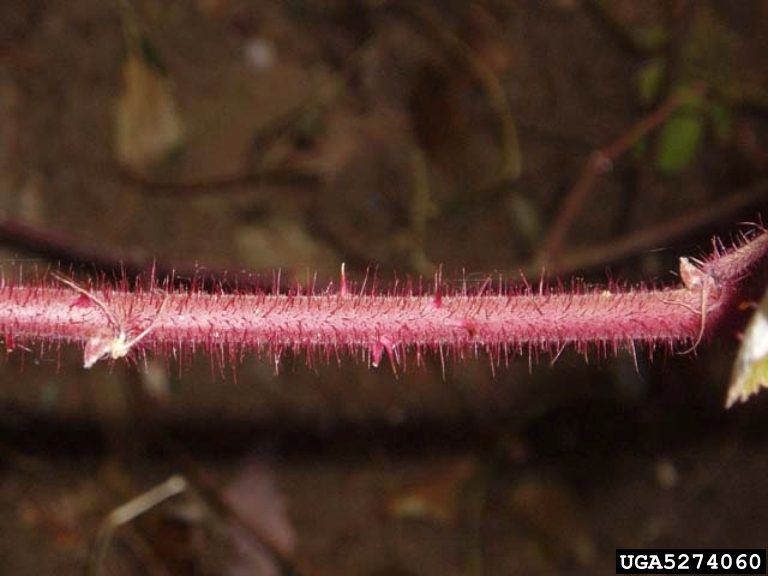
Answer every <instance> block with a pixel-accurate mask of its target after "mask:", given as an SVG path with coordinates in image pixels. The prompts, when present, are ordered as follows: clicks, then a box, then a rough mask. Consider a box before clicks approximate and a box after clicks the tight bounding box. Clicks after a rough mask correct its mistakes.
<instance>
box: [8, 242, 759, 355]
mask: <svg viewBox="0 0 768 576" xmlns="http://www.w3.org/2000/svg"><path fill="white" fill-rule="evenodd" d="M766 254H768V233H765V232H760V233H759V234H753V237H752V238H750V239H745V240H744V242H743V243H742V244H741V245H740V246H737V247H734V248H732V249H730V250H728V251H723V250H721V249H719V248H717V246H716V250H715V253H714V254H713V255H712V257H711V258H709V259H708V260H706V261H703V262H701V264H700V265H698V266H694V265H693V264H692V263H691V262H694V261H695V262H698V261H697V260H688V259H681V274H680V276H681V278H682V279H683V281H684V284H683V285H682V286H680V287H676V288H660V289H650V288H645V287H640V288H633V289H622V288H619V287H617V286H608V287H606V288H602V289H594V288H586V287H584V286H579V285H578V284H577V285H575V286H574V288H573V290H572V291H571V292H566V291H564V290H562V289H559V290H553V289H549V288H547V287H545V286H543V285H542V286H539V287H537V288H535V287H530V286H528V287H524V288H510V287H507V286H501V287H500V288H498V289H497V291H496V292H495V293H491V292H490V291H486V289H485V285H484V286H483V288H481V289H480V290H479V291H478V292H477V293H474V294H472V293H467V291H466V289H464V288H460V289H451V288H450V287H446V286H442V285H440V281H438V280H437V279H436V282H435V284H436V286H435V289H434V291H433V292H430V293H425V291H424V290H422V289H421V288H420V287H418V288H413V287H408V288H406V289H400V290H399V291H397V292H395V293H387V294H384V293H378V292H376V293H371V292H365V291H364V290H363V291H361V292H358V293H354V292H350V291H349V290H348V291H347V292H346V294H342V293H337V294H332V293H328V292H323V293H318V292H317V291H316V290H315V289H314V287H312V288H310V289H309V290H307V291H304V292H301V291H300V290H298V289H297V290H296V291H295V292H294V293H292V294H273V295H267V294H261V293H249V294H242V293H241V294H213V295H211V294H207V293H202V292H199V291H195V290H194V289H193V290H191V291H190V290H179V289H176V290H174V291H169V290H168V288H167V287H166V289H165V291H158V290H153V291H149V292H143V291H137V292H128V291H126V289H125V288H123V287H121V288H120V289H115V288H113V287H111V286H106V285H105V286H101V287H100V288H98V289H94V292H93V295H94V297H95V298H84V297H83V289H80V290H75V289H73V288H71V287H69V286H61V285H60V283H56V284H59V285H56V284H52V283H50V282H44V283H43V284H41V285H37V286H15V285H13V284H11V283H9V282H8V281H4V282H3V283H2V285H0V334H5V335H6V346H7V347H8V348H9V349H12V348H13V347H14V346H16V345H17V344H22V343H24V344H27V343H29V344H32V343H34V342H42V343H44V344H45V345H50V344H55V343H60V342H78V343H80V344H84V345H85V348H86V351H87V350H89V349H92V348H93V347H94V346H95V345H96V344H98V345H103V344H104V342H105V341H106V342H107V343H109V342H110V340H111V341H112V342H115V343H122V344H123V345H124V344H125V342H131V347H132V348H134V349H135V350H131V349H126V350H125V354H127V353H129V352H135V351H136V350H138V351H141V352H143V351H144V350H146V349H149V350H152V351H154V352H155V353H157V354H163V355H166V356H172V357H178V356H180V357H181V358H184V357H186V356H188V355H190V354H192V353H193V352H194V351H196V350H203V351H206V352H207V353H209V354H211V355H212V356H213V357H215V358H218V359H220V361H222V362H223V363H226V364H234V363H236V362H237V361H239V360H240V359H241V358H242V356H243V354H244V353H245V352H254V353H266V354H268V355H269V357H270V358H271V359H272V360H273V361H274V362H275V365H278V364H279V361H280V358H281V356H282V354H283V353H284V352H285V351H286V350H289V349H293V350H297V351H299V352H303V353H304V354H305V356H306V358H307V362H308V363H312V362H313V361H316V360H325V361H328V360H330V359H335V358H337V357H339V356H340V355H341V354H343V353H350V354H353V355H358V356H359V357H362V358H363V359H364V360H365V361H367V362H368V363H369V364H371V365H372V366H378V365H379V364H380V362H381V361H382V359H383V357H384V356H385V355H386V356H387V357H388V361H389V363H391V364H392V366H393V368H398V367H399V368H405V362H406V357H407V352H409V351H410V352H414V353H415V355H416V361H417V363H418V362H420V361H422V359H423V358H424V356H425V355H427V354H428V353H430V352H431V353H434V354H435V355H436V356H440V357H441V358H443V357H445V356H446V355H448V356H454V357H455V358H458V359H462V358H465V357H470V356H475V355H477V354H478V353H481V352H485V353H487V354H488V355H489V357H490V359H491V362H492V364H493V365H494V366H495V365H499V364H502V363H507V362H509V361H510V359H511V357H513V356H514V355H516V354H520V353H524V352H528V353H529V354H531V355H532V356H537V355H538V354H539V353H541V352H549V353H556V352H557V351H558V350H560V349H561V348H562V347H563V346H566V345H573V346H575V347H576V348H577V349H578V350H580V351H583V352H585V353H586V352H587V350H588V349H589V348H590V346H594V347H596V348H597V350H598V352H600V353H605V352H611V351H613V350H615V349H617V348H619V347H621V346H625V345H633V344H634V343H641V344H647V345H649V346H651V347H653V346H656V345H661V346H665V347H669V348H671V347H676V346H678V347H682V346H691V345H693V344H695V343H696V342H698V340H699V339H700V338H701V337H702V336H703V335H704V334H708V333H710V332H711V330H712V329H713V327H714V326H716V324H717V322H718V321H719V320H720V319H722V318H723V317H724V316H725V315H726V314H727V313H728V312H729V306H730V305H731V301H732V296H733V295H734V293H735V291H736V288H737V284H738V282H739V281H740V280H741V279H742V277H743V276H745V275H747V273H748V272H749V270H750V269H751V267H753V266H754V265H755V264H756V263H757V262H758V261H759V260H760V259H762V258H765V256H766ZM683 267H684V269H682V268H683ZM96 299H98V300H100V301H101V302H102V303H104V305H106V306H108V307H109V308H110V313H111V315H112V316H114V317H115V318H120V319H121V323H120V324H121V325H120V327H119V328H116V327H115V326H114V325H113V324H114V323H113V322H111V321H110V318H109V315H108V314H105V312H104V310H103V309H102V308H100V307H99V306H98V305H95V304H94V303H93V302H95V301H96ZM149 326H151V327H152V328H151V331H147V330H148V327H149ZM142 333H143V334H144V338H143V339H142V340H139V339H138V338H137V335H139V334H142ZM18 348H19V349H20V350H23V349H24V347H22V346H18ZM125 354H121V356H123V355H125ZM86 360H87V358H86Z"/></svg>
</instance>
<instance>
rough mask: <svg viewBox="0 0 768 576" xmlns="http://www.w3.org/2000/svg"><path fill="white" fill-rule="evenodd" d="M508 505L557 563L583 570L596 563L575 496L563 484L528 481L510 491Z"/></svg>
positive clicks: (594, 552)
mask: <svg viewBox="0 0 768 576" xmlns="http://www.w3.org/2000/svg"><path fill="white" fill-rule="evenodd" d="M507 504H508V506H509V507H510V510H511V511H512V513H513V514H515V516H517V517H518V518H520V519H521V520H523V521H525V523H526V524H528V526H529V527H530V528H531V530H532V532H533V534H534V536H535V537H536V539H537V540H538V541H539V542H540V543H541V545H542V547H543V548H545V549H546V550H548V551H549V552H550V553H551V554H552V556H554V557H555V558H556V559H563V560H569V561H575V562H576V563H577V564H579V565H581V566H588V565H590V564H592V563H593V562H594V559H595V556H596V554H597V552H596V546H595V542H594V539H593V537H592V535H591V533H590V531H589V527H588V526H587V524H586V521H585V519H584V516H583V515H582V514H581V511H580V510H579V507H578V505H577V502H576V499H575V497H574V495H573V494H572V493H571V491H570V490H568V488H567V487H565V486H564V485H562V484H561V483H560V482H557V481H554V480H550V479H541V478H528V479H525V480H522V481H521V482H520V483H518V484H517V485H516V486H514V488H513V489H512V490H511V492H510V493H509V495H508V497H507Z"/></svg>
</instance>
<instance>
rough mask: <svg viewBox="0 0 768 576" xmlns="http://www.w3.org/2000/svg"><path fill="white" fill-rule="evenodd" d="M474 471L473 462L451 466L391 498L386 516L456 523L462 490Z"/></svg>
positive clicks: (453, 463)
mask: <svg viewBox="0 0 768 576" xmlns="http://www.w3.org/2000/svg"><path fill="white" fill-rule="evenodd" d="M475 470H476V463H475V461H474V460H469V459H463V460H459V461H456V462H451V463H450V464H449V465H448V467H447V468H442V469H440V470H439V471H437V472H436V473H435V474H434V475H432V477H430V478H429V479H428V480H426V481H424V482H422V483H420V484H418V485H416V486H412V487H410V488H408V489H407V490H404V491H402V492H400V493H399V494H396V495H395V496H394V497H393V498H391V499H390V501H389V503H388V506H387V510H388V513H389V515H390V516H393V517H394V518H415V519H418V520H434V521H438V522H444V523H454V522H456V521H457V520H458V517H459V513H460V510H461V496H462V492H463V489H464V486H465V484H466V482H467V480H468V479H469V478H470V477H471V476H472V475H473V474H474V473H475Z"/></svg>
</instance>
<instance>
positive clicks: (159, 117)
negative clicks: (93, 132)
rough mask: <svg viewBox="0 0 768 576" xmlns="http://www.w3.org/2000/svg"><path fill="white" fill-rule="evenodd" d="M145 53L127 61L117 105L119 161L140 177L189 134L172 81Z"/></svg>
mask: <svg viewBox="0 0 768 576" xmlns="http://www.w3.org/2000/svg"><path fill="white" fill-rule="evenodd" d="M144 54H146V50H144V51H142V54H141V55H139V54H130V55H129V56H128V58H127V59H126V62H125V64H124V66H123V81H124V86H123V93H122V94H121V95H120V97H119V98H118V99H117V102H116V103H115V134H114V138H115V154H116V156H117V160H118V162H120V163H121V164H122V165H124V166H125V167H127V168H128V169H130V170H132V171H135V172H138V173H140V174H143V173H146V172H147V170H149V169H150V168H152V167H153V166H155V165H157V164H159V163H160V162H162V161H164V160H167V159H168V158H169V157H170V156H171V155H172V154H173V153H174V152H176V151H178V149H179V148H180V147H181V145H182V144H183V142H184V133H185V130H184V124H183V122H182V119H181V115H180V113H179V110H178V106H177V104H176V100H175V98H174V95H173V89H172V85H171V82H170V80H168V78H167V77H165V75H164V74H163V73H162V70H161V68H160V67H158V66H157V65H154V64H153V63H152V62H151V61H150V60H148V59H147V58H146V57H145V56H144Z"/></svg>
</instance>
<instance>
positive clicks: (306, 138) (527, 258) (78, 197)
mask: <svg viewBox="0 0 768 576" xmlns="http://www.w3.org/2000/svg"><path fill="white" fill-rule="evenodd" d="M766 23H768V2H766V1H764V0H742V1H740V2H726V1H724V0H723V1H718V0H700V1H693V0H688V1H686V0H663V1H662V0H659V1H654V0H647V1H645V2H642V3H640V2H635V1H632V0H611V1H606V0H581V1H579V0H545V1H534V0H507V1H502V0H486V1H477V2H460V1H448V2H419V3H413V2H397V1H387V0H359V1H346V0H316V1H314V0H291V1H290V2H278V1H272V0H263V1H256V0H254V1H251V2H245V1H235V0H231V1H230V0H163V1H158V0H154V1H152V0H133V1H130V0H113V1H109V2H105V1H102V0H68V1H62V0H30V1H24V2H22V1H14V0H6V1H4V2H2V5H1V6H0V214H1V215H2V216H1V218H0V259H1V260H0V263H1V264H2V268H3V274H4V275H5V276H6V277H13V276H14V275H16V274H18V273H19V267H20V266H21V267H22V268H23V270H25V271H27V272H32V273H34V272H35V271H36V270H40V271H43V270H45V269H47V268H48V267H49V266H61V267H62V268H64V269H66V270H72V272H73V274H74V275H75V276H78V277H81V278H85V277H89V276H90V277H99V276H100V275H101V276H103V277H106V278H122V277H128V278H131V279H132V278H134V277H137V276H138V277H140V278H144V279H145V280H144V281H146V277H147V274H148V272H149V270H150V269H151V268H152V266H153V265H154V266H156V267H157V269H158V272H159V274H166V273H170V272H171V271H175V274H176V276H177V278H179V279H180V280H181V281H184V280H185V279H188V278H192V277H194V276H195V275H196V274H197V275H200V276H206V277H207V276H213V277H216V278H234V277H237V278H238V282H239V283H240V285H243V286H249V287H262V288H264V289H269V287H271V286H272V284H273V277H274V276H273V271H274V270H276V269H280V270H281V279H282V282H283V286H284V287H286V288H288V287H290V286H292V285H294V286H295V285H296V283H302V284H305V283H306V281H307V279H308V278H309V279H311V278H313V277H315V274H316V278H317V285H318V286H323V287H324V286H329V285H331V283H334V285H336V286H337V285H338V275H339V267H340V263H341V262H345V263H346V270H347V274H348V275H349V276H350V277H351V278H352V279H353V280H355V281H356V282H358V283H359V282H361V281H362V280H363V278H364V277H365V275H366V272H367V271H376V274H377V275H378V277H379V279H380V280H379V283H380V285H381V286H383V287H386V286H388V285H391V284H392V283H393V282H394V280H395V278H406V277H412V278H425V279H427V282H428V283H429V284H431V281H432V277H433V275H434V274H435V272H436V270H437V269H438V266H442V271H443V272H442V273H443V278H444V279H445V280H446V281H448V282H453V283H455V285H456V286H457V289H458V288H459V287H460V286H461V284H462V283H463V282H467V283H469V284H470V285H471V286H474V285H476V286H480V285H482V284H483V282H485V280H486V278H487V277H488V275H489V274H493V275H494V277H496V275H501V276H502V277H503V278H505V279H508V280H510V281H512V282H517V281H518V280H519V279H520V273H521V272H522V273H523V274H524V275H525V277H526V278H528V279H530V280H531V281H532V282H538V281H539V278H540V277H541V276H542V275H543V276H544V277H545V278H547V279H549V280H550V281H552V282H556V281H557V279H562V281H563V282H564V284H565V285H569V283H570V278H572V277H573V276H577V277H579V278H583V279H584V281H585V282H587V283H588V284H601V283H605V282H607V281H608V280H609V279H612V281H618V282H623V283H627V284H628V285H634V284H636V283H638V282H641V281H642V282H645V283H647V284H674V283H676V282H677V280H678V279H677V276H676V275H675V271H676V270H677V260H678V258H679V257H680V256H681V255H687V256H693V257H701V256H703V255H705V254H707V253H709V252H710V251H711V249H712V239H713V238H714V237H719V238H721V239H722V240H723V241H724V242H726V243H728V242H730V241H731V240H733V239H735V238H736V237H737V234H738V232H740V231H743V230H745V229H746V228H745V227H744V226H743V223H744V222H758V221H759V219H760V217H761V208H764V206H765V202H766V197H768V181H767V180H766V174H767V173H768V141H767V139H766V136H765V134H766V127H768V77H767V76H768V66H766V56H765V55H766V54H768V35H766V34H765V26H766ZM542 270H543V272H542ZM142 274H144V276H141V275H142ZM225 275H226V276H225ZM140 281H142V280H140ZM752 282H753V283H754V284H755V286H756V290H758V292H757V293H758V294H759V289H760V287H761V286H765V277H764V274H762V273H761V272H758V273H756V274H755V277H754V278H753V279H752ZM731 320H732V322H730V323H729V325H728V326H723V327H721V328H720V330H718V332H717V333H716V334H715V335H714V336H713V338H711V339H709V340H708V341H707V342H706V343H705V344H703V345H702V346H701V347H700V348H699V349H698V350H697V351H696V352H695V353H694V354H686V355H677V354H674V353H671V352H669V351H663V350H662V351H644V352H643V353H642V354H641V355H639V358H638V364H639V365H638V368H637V369H636V367H635V363H634V361H633V359H632V358H631V356H630V355H629V354H627V353H625V352H620V353H619V354H617V355H616V356H610V357H607V358H605V357H601V356H600V355H598V354H597V353H594V354H591V355H589V356H588V358H587V359H585V358H584V357H582V356H580V355H576V354H572V353H569V352H566V353H564V354H562V355H561V356H560V357H559V358H558V359H557V362H555V363H554V364H552V363H551V362H550V359H549V358H548V357H547V356H546V355H542V357H541V358H539V359H535V361H534V362H532V363H531V362H529V359H528V358H526V357H523V358H520V359H519V360H518V361H517V362H515V363H513V364H512V365H511V366H510V367H509V368H505V369H502V370H497V371H496V373H495V376H494V375H493V374H492V373H491V370H490V368H489V366H488V361H487V359H485V358H480V359H478V360H477V361H467V362H464V363H461V364H450V365H449V366H448V370H447V371H446V375H445V377H443V374H442V371H441V369H440V365H439V362H434V361H431V362H427V365H426V366H424V367H415V366H413V363H410V364H411V365H412V367H410V368H409V370H408V371H407V372H406V373H404V374H399V375H398V376H397V377H395V375H394V374H393V373H392V371H391V370H390V369H389V367H387V366H385V365H382V366H381V367H379V368H377V369H371V368H370V367H369V366H367V365H365V363H364V362H362V361H361V360H360V359H354V358H353V359H348V360H347V361H345V362H343V363H342V364H341V365H336V364H333V365H324V364H322V363H320V364H313V365H311V366H307V365H306V362H305V359H304V358H303V357H302V355H301V354H294V355H288V356H287V357H286V358H284V360H283V362H282V363H281V364H280V365H279V366H278V367H277V368H278V370H277V373H276V370H275V368H276V367H275V366H274V364H273V362H272V361H270V360H269V359H268V358H258V357H254V358H246V359H244V361H243V362H242V364H239V365H237V366H226V367H225V368H224V369H223V370H220V369H219V367H218V366H215V365H214V363H213V362H212V361H211V359H210V358H206V357H200V358H192V359H188V360H185V361H184V362H181V363H179V362H176V361H175V360H174V359H164V358H161V359H152V358H149V359H148V360H147V361H146V362H140V363H138V365H136V363H128V362H123V361H118V362H116V363H114V364H113V365H109V363H101V364H98V365H97V366H95V367H94V368H93V369H92V370H90V371H85V370H83V369H82V368H81V364H82V350H81V349H78V348H77V347H72V348H71V349H70V348H68V347H64V348H57V347H51V346H47V347H43V348H42V349H39V348H38V349H34V350H31V351H29V352H27V353H24V354H21V351H19V350H18V349H17V350H16V351H15V352H13V353H9V354H7V355H6V361H5V362H3V363H2V364H0V382H1V383H0V573H2V574H30V573H40V574H51V573H54V572H55V573H57V574H59V575H60V576H65V575H68V574H82V573H83V572H84V571H87V573H90V574H153V575H154V574H157V575H165V574H168V575H175V574H215V575H218V574H221V575H240V574H289V573H290V574H301V575H310V574H368V575H378V576H384V575H426V574H445V575H453V574H456V575H459V574H466V575H481V574H613V573H614V572H615V555H614V551H615V549H616V548H619V547H624V548H627V547H629V548H631V547H655V548H662V547H688V548H695V547H719V548H727V547H760V548H764V547H765V545H766V541H767V540H766V538H767V537H768V486H766V485H765V482H764V480H763V479H764V478H765V477H766V473H768V459H767V457H768V446H766V444H765V441H764V436H765V433H766V425H765V418H764V414H765V413H766V411H768V400H766V397H760V396H758V397H757V399H756V400H754V401H752V402H750V403H749V404H748V405H746V406H739V407H737V408H734V409H731V410H730V411H728V412H725V411H724V409H723V403H724V399H725V391H726V387H727V383H728V379H729V377H730V371H731V366H732V363H733V359H734V355H735V350H736V347H737V345H738V339H737V336H738V333H739V330H741V329H743V323H744V318H742V317H738V318H737V317H734V318H732V319H731ZM766 396H768V395H766ZM174 475H175V476H174ZM180 477H183V478H184V481H183V482H182V481H180ZM169 478H174V479H175V480H174V481H171V482H168V479H169ZM142 494H144V496H145V497H144V498H142V499H139V500H135V498H136V497H137V496H139V495H142Z"/></svg>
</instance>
